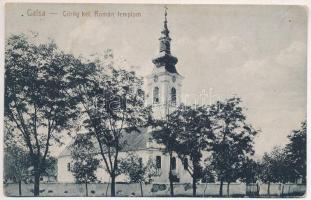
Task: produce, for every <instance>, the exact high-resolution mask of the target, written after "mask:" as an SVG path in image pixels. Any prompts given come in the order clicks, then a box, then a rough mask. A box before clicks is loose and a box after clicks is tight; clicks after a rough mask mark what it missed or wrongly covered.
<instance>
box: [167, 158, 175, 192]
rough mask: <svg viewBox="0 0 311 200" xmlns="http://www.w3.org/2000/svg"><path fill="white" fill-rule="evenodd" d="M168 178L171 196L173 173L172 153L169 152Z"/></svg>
mask: <svg viewBox="0 0 311 200" xmlns="http://www.w3.org/2000/svg"><path fill="white" fill-rule="evenodd" d="M168 179H169V182H170V193H171V197H173V196H174V183H173V173H172V154H171V153H170V170H169V173H168Z"/></svg>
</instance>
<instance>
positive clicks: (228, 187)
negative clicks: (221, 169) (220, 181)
mask: <svg viewBox="0 0 311 200" xmlns="http://www.w3.org/2000/svg"><path fill="white" fill-rule="evenodd" d="M227 196H228V197H229V196H230V182H228V185H227Z"/></svg>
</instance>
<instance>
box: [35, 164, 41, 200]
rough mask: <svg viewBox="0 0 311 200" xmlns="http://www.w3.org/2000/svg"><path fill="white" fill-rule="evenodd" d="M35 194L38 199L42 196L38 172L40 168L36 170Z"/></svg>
mask: <svg viewBox="0 0 311 200" xmlns="http://www.w3.org/2000/svg"><path fill="white" fill-rule="evenodd" d="M33 194H34V196H36V197H37V196H39V195H40V173H39V172H38V168H37V169H35V180H34V189H33Z"/></svg>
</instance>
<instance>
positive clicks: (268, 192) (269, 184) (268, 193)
mask: <svg viewBox="0 0 311 200" xmlns="http://www.w3.org/2000/svg"><path fill="white" fill-rule="evenodd" d="M268 197H270V181H269V182H268Z"/></svg>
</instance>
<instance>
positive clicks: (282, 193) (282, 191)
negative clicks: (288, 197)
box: [281, 183, 284, 198]
mask: <svg viewBox="0 0 311 200" xmlns="http://www.w3.org/2000/svg"><path fill="white" fill-rule="evenodd" d="M283 195H284V183H282V189H281V197H282V198H283Z"/></svg>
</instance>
